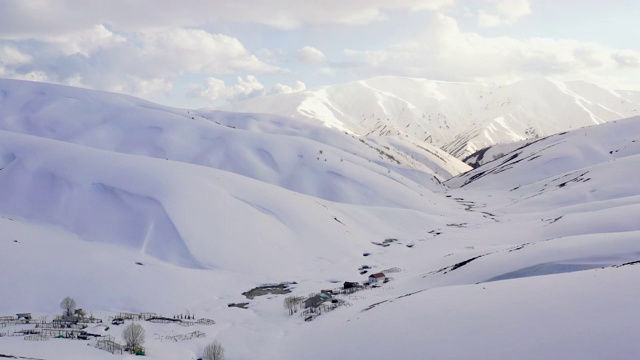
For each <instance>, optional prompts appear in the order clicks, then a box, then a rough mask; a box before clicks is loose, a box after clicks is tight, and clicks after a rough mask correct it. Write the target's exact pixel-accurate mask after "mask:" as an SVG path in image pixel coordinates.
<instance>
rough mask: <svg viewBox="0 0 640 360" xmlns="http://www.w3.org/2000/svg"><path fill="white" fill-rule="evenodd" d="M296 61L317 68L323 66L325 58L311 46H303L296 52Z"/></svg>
mask: <svg viewBox="0 0 640 360" xmlns="http://www.w3.org/2000/svg"><path fill="white" fill-rule="evenodd" d="M298 61H300V62H301V63H303V64H305V65H310V66H318V65H323V64H325V63H326V62H327V57H326V56H325V55H324V53H322V51H320V50H318V49H316V48H314V47H312V46H305V47H303V48H302V49H300V50H298Z"/></svg>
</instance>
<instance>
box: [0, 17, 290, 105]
mask: <svg viewBox="0 0 640 360" xmlns="http://www.w3.org/2000/svg"><path fill="white" fill-rule="evenodd" d="M126 35H127V37H125V36H124V35H120V34H114V33H113V32H111V31H110V30H108V29H107V28H106V27H104V26H96V27H93V28H91V29H89V30H88V31H85V32H79V33H75V34H71V35H67V36H61V35H59V36H52V37H47V38H44V39H42V40H40V41H31V42H28V43H23V42H20V41H6V40H5V41H2V40H0V49H2V50H0V51H2V53H1V54H0V55H1V57H0V59H5V60H4V64H3V63H0V67H2V73H3V76H10V77H15V78H24V77H25V76H32V77H33V76H34V75H33V74H39V75H38V78H43V76H41V75H42V74H44V77H46V79H47V80H48V81H53V82H59V83H63V84H69V85H74V86H84V87H89V88H95V89H100V90H107V91H114V92H122V93H127V94H132V95H136V96H147V95H150V94H154V93H169V92H170V91H171V90H172V89H173V82H174V81H175V80H176V79H177V78H179V77H180V76H182V75H183V74H195V75H202V76H208V75H209V76H210V75H232V74H237V73H257V74H264V73H278V72H281V71H283V70H282V69H280V68H279V67H277V66H274V65H270V64H267V63H265V62H264V61H261V60H260V59H259V58H258V57H256V56H255V55H253V54H251V53H249V52H248V51H247V50H246V49H245V48H244V46H243V45H242V43H241V42H240V41H239V40H238V39H236V38H234V37H231V36H227V35H221V34H212V33H209V32H206V31H204V30H198V29H180V28H178V29H155V30H146V31H142V32H137V33H130V34H126ZM15 44H20V45H21V46H20V50H19V51H18V50H17V48H16V46H15ZM29 74H31V75H29ZM239 96H240V95H239Z"/></svg>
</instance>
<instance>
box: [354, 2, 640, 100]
mask: <svg viewBox="0 0 640 360" xmlns="http://www.w3.org/2000/svg"><path fill="white" fill-rule="evenodd" d="M345 54H346V55H347V56H351V57H353V58H356V59H358V60H359V61H361V62H362V63H363V65H360V66H359V67H354V68H352V69H351V71H357V72H358V75H359V76H365V77H368V76H375V75H379V74H387V75H399V76H412V77H424V78H432V79H441V80H453V81H468V82H509V81H513V80H518V79H523V78H530V77H541V76H544V77H554V78H558V79H582V80H586V81H592V82H595V83H597V84H602V86H609V87H612V86H615V87H618V88H620V86H628V87H629V88H632V89H633V88H637V84H635V85H634V84H633V80H634V79H637V78H639V77H640V52H638V51H632V50H619V49H612V48H609V47H606V46H603V45H600V44H596V43H586V42H580V41H576V40H563V39H550V38H533V39H527V40H519V39H514V38H509V37H483V36H480V35H479V34H476V33H470V32H463V31H462V30H461V29H460V28H459V27H458V24H457V22H456V21H455V20H454V19H453V18H450V17H447V16H444V15H442V14H437V15H436V16H435V18H434V20H433V21H432V22H431V24H430V26H429V27H428V28H427V30H426V31H425V32H424V33H423V34H421V35H420V36H418V37H416V38H414V39H412V40H409V41H405V42H403V43H400V44H398V45H396V46H393V47H391V48H389V49H386V50H380V51H355V50H346V51H345ZM627 84H628V85H627Z"/></svg>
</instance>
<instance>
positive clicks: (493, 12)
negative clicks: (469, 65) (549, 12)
mask: <svg viewBox="0 0 640 360" xmlns="http://www.w3.org/2000/svg"><path fill="white" fill-rule="evenodd" d="M487 3H488V5H490V8H489V9H479V10H478V25H479V26H481V27H496V26H501V25H512V24H513V23H515V22H516V21H517V20H518V19H520V18H521V17H523V16H525V15H529V14H530V13H531V6H530V5H529V0H487Z"/></svg>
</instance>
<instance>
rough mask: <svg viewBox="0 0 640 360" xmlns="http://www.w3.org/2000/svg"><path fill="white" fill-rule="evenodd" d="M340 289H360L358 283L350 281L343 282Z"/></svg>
mask: <svg viewBox="0 0 640 360" xmlns="http://www.w3.org/2000/svg"><path fill="white" fill-rule="evenodd" d="M342 287H343V288H344V289H345V290H347V289H353V288H358V287H360V283H358V282H351V281H345V282H344V284H343V285H342Z"/></svg>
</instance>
